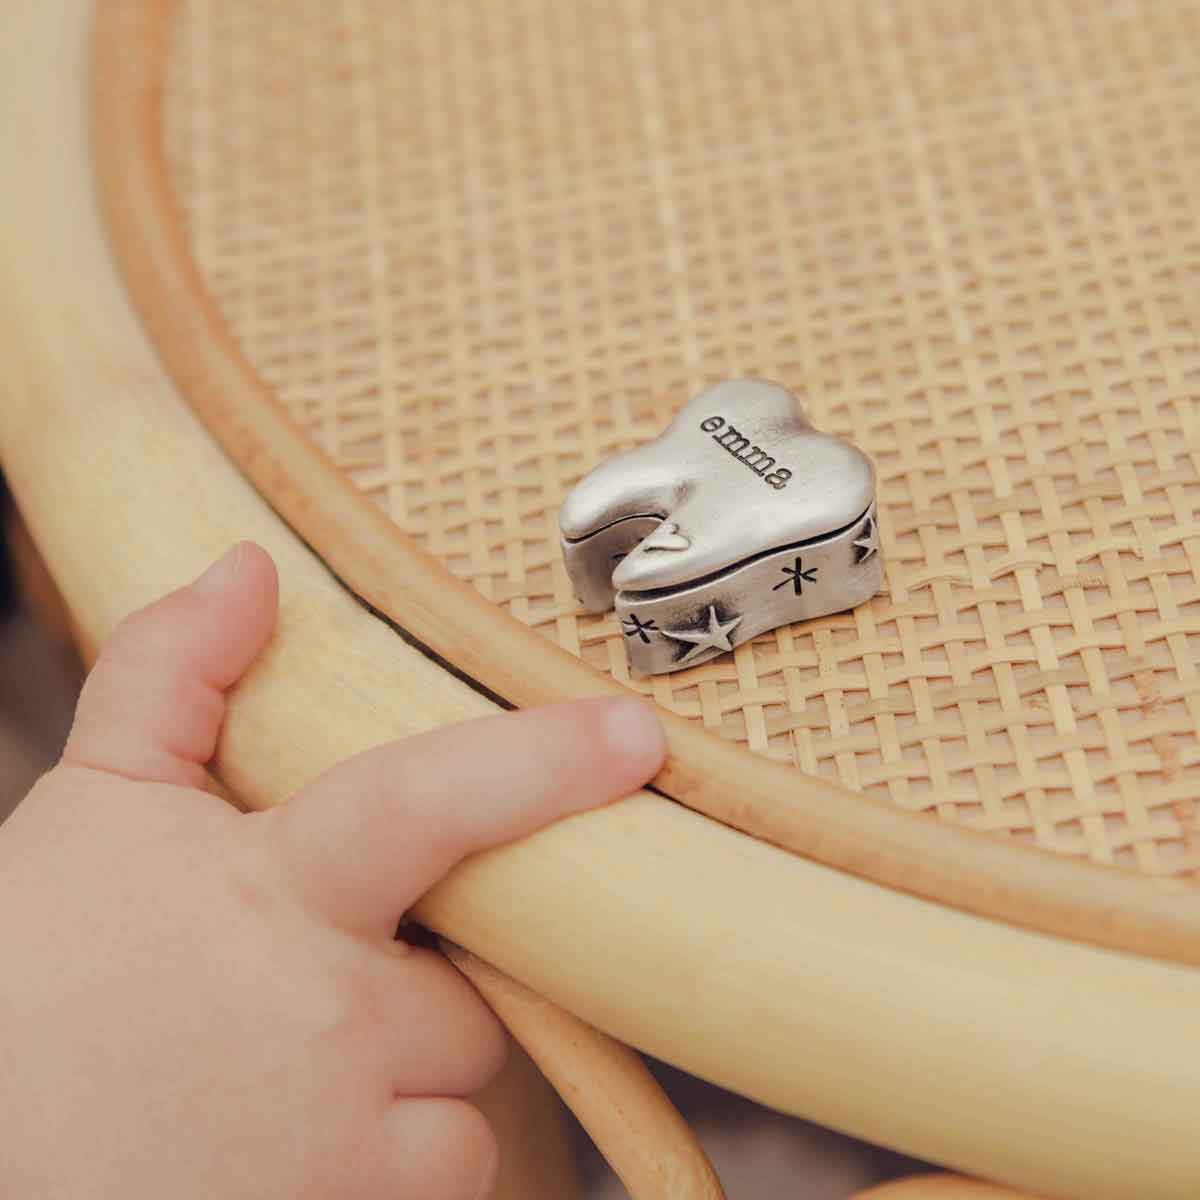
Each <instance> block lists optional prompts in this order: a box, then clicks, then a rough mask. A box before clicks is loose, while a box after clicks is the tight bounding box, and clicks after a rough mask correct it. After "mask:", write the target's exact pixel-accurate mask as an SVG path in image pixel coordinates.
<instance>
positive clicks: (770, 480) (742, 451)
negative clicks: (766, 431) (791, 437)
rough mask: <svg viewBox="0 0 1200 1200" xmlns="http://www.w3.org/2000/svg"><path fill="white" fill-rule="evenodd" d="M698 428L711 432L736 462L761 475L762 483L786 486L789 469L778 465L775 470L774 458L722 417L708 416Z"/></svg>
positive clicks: (715, 440) (790, 474) (789, 477)
mask: <svg viewBox="0 0 1200 1200" xmlns="http://www.w3.org/2000/svg"><path fill="white" fill-rule="evenodd" d="M722 426H724V429H722V428H721V427H722ZM700 428H701V429H703V430H704V432H705V433H711V434H712V438H713V441H714V442H716V443H717V445H718V446H720V447H721V449H722V450H728V451H729V453H730V454H732V455H733V457H734V458H736V459H737V460H738V462H740V463H743V464H745V465H746V466H747V467H749V468H750V470H752V471H753V472H754V473H755V475H759V476H761V477H762V480H763V482H764V483H766V484H769V485H770V486H771V487H773V488H775V489H776V490H778V489H779V488H782V487H786V486H787V481H788V480H789V479H791V477H792V473H791V471H789V470H788V469H787V467H780V468H779V470H778V471H776V470H775V469H774V468H775V460H774V459H773V458H772V457H771V456H770V455H769V454H768V453H767V452H766V451H765V450H761V449H759V447H758V446H752V445H750V439H749V438H748V437H746V436H745V435H744V434H742V433H739V432H738V431H737V430H736V429H735V428H734V427H733V426H732V425H728V424H726V422H725V418H724V417H709V418H708V419H707V420H706V421H702V422H701V423H700ZM768 472H770V473H769V474H768Z"/></svg>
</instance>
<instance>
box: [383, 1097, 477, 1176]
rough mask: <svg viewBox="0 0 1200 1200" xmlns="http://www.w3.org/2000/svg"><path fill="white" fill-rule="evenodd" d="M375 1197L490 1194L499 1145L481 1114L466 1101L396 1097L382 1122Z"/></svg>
mask: <svg viewBox="0 0 1200 1200" xmlns="http://www.w3.org/2000/svg"><path fill="white" fill-rule="evenodd" d="M381 1133H382V1137H383V1139H384V1145H383V1146H382V1147H381V1153H380V1155H379V1157H378V1159H377V1160H376V1161H377V1162H378V1163H379V1169H380V1171H381V1173H382V1178H379V1179H377V1180H373V1181H372V1182H373V1183H375V1184H377V1185H378V1187H379V1191H378V1195H379V1196H381V1197H382V1196H403V1197H404V1198H405V1200H481V1198H482V1197H485V1196H490V1195H491V1194H492V1188H493V1186H494V1184H495V1180H496V1176H497V1174H498V1172H499V1167H500V1148H499V1146H498V1145H497V1143H496V1136H495V1134H494V1133H493V1132H492V1127H491V1126H490V1125H489V1124H488V1123H487V1118H486V1117H484V1115H483V1113H481V1112H480V1111H479V1109H477V1108H476V1107H475V1106H474V1105H473V1104H470V1103H468V1102H467V1101H466V1100H455V1099H442V1098H426V1099H402V1100H397V1101H396V1103H395V1105H394V1106H393V1107H392V1108H391V1110H390V1111H389V1112H388V1113H387V1115H386V1116H385V1118H384V1121H383V1127H382V1131H381Z"/></svg>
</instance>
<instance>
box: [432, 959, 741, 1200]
mask: <svg viewBox="0 0 1200 1200" xmlns="http://www.w3.org/2000/svg"><path fill="white" fill-rule="evenodd" d="M442 951H443V953H444V954H445V955H446V957H447V958H449V959H450V961H451V962H452V963H453V964H454V965H455V966H456V967H457V968H458V969H459V970H460V971H461V972H462V973H463V974H464V975H465V976H466V977H467V978H468V979H469V980H470V981H471V983H472V984H474V986H475V988H476V989H477V990H478V992H479V994H480V995H481V996H482V997H483V998H484V1000H486V1001H487V1003H488V1005H489V1006H490V1007H491V1009H492V1011H493V1012H494V1013H495V1014H496V1015H497V1016H498V1017H499V1018H500V1020H501V1021H503V1022H504V1024H505V1025H506V1026H507V1027H508V1030H509V1032H510V1033H511V1034H512V1035H513V1037H514V1038H516V1040H517V1041H518V1042H519V1043H520V1044H521V1045H522V1046H523V1047H524V1049H525V1051H526V1052H527V1053H528V1054H529V1057H530V1058H532V1059H533V1061H534V1062H535V1063H537V1065H538V1068H539V1069H540V1070H541V1072H542V1074H543V1075H544V1076H545V1077H546V1078H547V1079H548V1080H549V1081H550V1082H551V1083H552V1084H553V1085H554V1087H555V1089H556V1090H557V1091H558V1094H559V1095H560V1096H562V1098H563V1099H564V1100H565V1101H566V1103H567V1104H568V1105H569V1106H570V1108H571V1111H572V1112H573V1113H574V1114H575V1116H576V1117H578V1118H579V1123H580V1124H581V1125H582V1126H583V1127H584V1129H586V1130H587V1132H588V1133H589V1134H590V1135H591V1138H592V1141H594V1142H595V1143H596V1146H597V1148H598V1149H599V1150H600V1152H601V1153H602V1154H603V1155H604V1157H605V1159H606V1160H607V1161H608V1164H609V1166H611V1167H612V1169H613V1171H614V1172H616V1175H617V1177H618V1178H619V1179H620V1180H621V1182H622V1183H623V1184H624V1185H625V1189H626V1191H628V1193H629V1195H630V1198H631V1200H662V1198H663V1197H665V1196H669V1197H671V1200H723V1198H724V1195H725V1193H724V1192H723V1191H722V1190H721V1184H720V1181H719V1180H718V1179H717V1174H716V1172H715V1171H714V1170H713V1168H712V1164H711V1163H710V1162H709V1161H708V1157H707V1155H706V1154H705V1153H704V1151H703V1149H702V1148H701V1146H700V1143H699V1142H698V1141H697V1140H696V1135H695V1134H694V1133H693V1132H692V1131H691V1129H690V1128H689V1126H688V1124H687V1122H686V1121H684V1119H683V1117H681V1116H680V1115H679V1112H678V1111H677V1110H676V1108H675V1106H674V1105H673V1104H672V1103H671V1101H670V1100H669V1099H668V1098H667V1095H666V1093H665V1092H664V1091H663V1090H662V1088H661V1087H659V1085H658V1082H657V1080H656V1079H655V1078H654V1076H653V1075H651V1074H650V1072H649V1071H648V1070H647V1069H646V1065H645V1064H644V1063H643V1062H642V1060H641V1059H640V1058H639V1057H638V1056H637V1055H636V1054H635V1053H634V1052H633V1051H632V1050H630V1049H629V1047H628V1046H626V1045H624V1044H623V1043H621V1042H618V1041H615V1040H614V1039H612V1038H610V1037H609V1036H608V1035H607V1034H603V1033H601V1032H600V1031H599V1030H598V1029H593V1028H592V1026H590V1025H588V1024H586V1023H585V1022H583V1021H581V1020H580V1019H579V1018H578V1017H574V1016H572V1015H571V1014H570V1013H568V1012H565V1011H564V1010H563V1009H561V1008H558V1007H557V1006H556V1005H553V1004H551V1003H550V1002H549V1001H548V1000H546V999H544V998H543V997H541V996H539V995H538V994H537V993H536V992H532V991H530V990H529V988H527V987H525V986H524V985H523V984H520V983H517V981H516V980H514V979H510V978H509V977H508V976H507V975H505V974H503V973H502V972H501V971H498V970H497V969H496V968H495V967H493V966H491V965H490V964H489V963H486V962H484V961H483V959H481V958H478V957H476V956H475V955H474V954H471V953H470V952H468V951H466V950H463V949H462V948H461V947H460V946H455V945H453V944H452V943H448V942H443V943H442Z"/></svg>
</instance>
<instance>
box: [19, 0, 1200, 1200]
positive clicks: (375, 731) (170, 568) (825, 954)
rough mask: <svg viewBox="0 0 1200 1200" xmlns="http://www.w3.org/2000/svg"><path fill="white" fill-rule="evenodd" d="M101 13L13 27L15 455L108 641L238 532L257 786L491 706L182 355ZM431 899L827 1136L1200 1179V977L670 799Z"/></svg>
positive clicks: (30, 15) (262, 794)
mask: <svg viewBox="0 0 1200 1200" xmlns="http://www.w3.org/2000/svg"><path fill="white" fill-rule="evenodd" d="M85 16H86V14H85V10H84V8H83V7H82V6H81V5H79V4H72V3H70V0H52V2H47V3H45V4H41V5H36V6H25V7H23V8H21V9H20V10H16V11H14V13H13V14H10V16H9V17H8V20H9V23H10V32H11V34H12V36H10V37H8V38H7V39H6V40H4V41H3V42H2V43H0V46H2V47H3V50H2V54H3V65H4V68H5V71H4V77H5V80H6V87H7V88H8V89H10V94H11V95H12V96H13V97H16V98H17V100H16V102H14V103H10V104H6V105H3V106H0V171H2V172H3V175H4V178H5V180H6V186H5V188H4V189H3V192H0V213H2V217H3V219H0V289H2V291H0V294H3V295H4V297H5V308H6V320H5V322H3V323H0V361H2V362H3V364H4V366H3V369H2V373H0V379H2V380H3V383H2V386H3V403H2V404H0V455H2V456H3V459H4V462H5V465H6V469H7V471H8V474H9V478H10V480H11V482H12V485H13V488H14V491H15V493H16V495H17V497H18V499H19V501H20V504H21V507H22V509H23V512H24V513H25V516H26V518H27V520H28V523H29V525H30V527H31V529H32V531H33V533H34V536H35V538H36V540H37V542H38V544H39V546H40V547H41V549H42V551H43V553H44V554H45V556H46V558H47V560H48V562H49V563H50V566H51V568H52V570H53V573H54V576H55V578H56V579H57V580H58V582H59V584H60V586H61V588H62V590H63V593H64V595H65V597H66V600H67V603H68V605H69V607H70V609H71V611H72V613H73V614H74V617H75V620H76V622H77V624H78V625H79V627H80V628H81V630H82V632H83V634H84V636H85V637H87V638H88V639H91V640H93V641H94V640H98V639H99V638H100V637H102V636H103V635H104V633H105V632H106V631H107V630H108V629H109V628H110V627H111V626H112V625H113V624H114V623H115V622H116V620H118V619H119V618H120V617H121V616H122V615H123V614H124V613H125V612H127V611H129V610H130V609H132V608H134V607H136V606H138V605H140V604H143V603H145V602H146V601H147V600H149V599H151V598H153V597H154V596H156V595H158V594H160V593H161V592H163V591H165V590H166V589H167V588H169V587H172V586H175V585H177V584H178V583H180V582H181V581H183V580H185V579H187V578H189V577H190V576H191V575H192V574H194V573H195V572H196V571H198V570H199V568H200V567H201V566H202V565H203V564H204V563H205V562H206V561H208V560H209V559H210V558H212V557H215V556H216V554H217V553H218V552H219V551H221V550H222V549H224V548H225V547H226V546H228V544H229V543H230V542H232V541H234V540H236V539H237V538H240V537H252V538H255V539H256V540H258V541H260V542H261V543H262V544H263V545H265V546H266V547H267V548H268V549H269V550H270V551H271V553H272V554H273V555H274V557H275V558H276V561H277V562H278V564H279V568H280V575H281V580H282V605H281V616H280V626H279V634H278V636H277V638H276V640H275V642H274V644H273V646H272V648H271V650H270V651H269V653H268V654H267V655H266V656H265V657H264V659H263V660H262V662H261V663H260V664H259V665H258V666H257V667H256V668H255V670H254V671H253V672H252V673H251V674H250V676H249V677H248V678H247V679H246V680H245V682H244V684H243V685H241V686H240V687H239V689H238V690H237V692H236V694H235V695H234V697H233V701H232V705H231V711H230V717H229V721H228V726H227V728H226V730H225V734H224V736H223V738H222V742H221V745H220V748H219V752H218V757H217V762H216V767H217V769H218V771H219V773H220V774H221V776H222V777H223V779H224V780H225V781H226V782H227V783H228V784H229V785H230V786H231V787H233V788H234V789H235V790H236V791H237V792H238V793H239V794H240V795H242V796H243V797H245V798H246V799H247V800H248V801H250V802H251V803H253V804H255V805H258V806H262V805H265V804H269V803H273V802H275V801H277V800H278V799H280V798H281V797H283V796H286V795H287V794H289V792H291V791H292V790H294V789H295V788H296V787H297V786H299V785H301V784H303V783H304V782H306V781H307V780H309V779H311V778H312V777H313V776H314V775H316V774H317V773H319V772H320V771H322V770H323V769H325V768H326V767H328V766H329V765H331V764H332V763H333V762H335V761H336V760H338V759H340V758H342V757H344V756H346V755H347V754H350V753H353V752H355V751H357V750H360V749H362V748H364V747H366V746H369V745H372V744H376V743H378V742H380V741H383V740H385V739H388V738H393V737H397V736H403V735H405V734H408V733H413V732H417V731H419V730H421V729H424V728H428V727H430V726H432V725H435V724H439V723H445V722H448V721H453V720H459V719H462V718H465V717H468V716H472V715H475V714H478V713H482V712H486V711H491V709H492V705H491V703H490V702H489V701H488V700H487V699H486V698H485V697H483V696H481V695H480V694H479V693H478V692H477V691H475V690H474V689H472V688H471V687H469V686H468V685H467V684H466V683H464V682H463V681H462V680H460V679H458V678H455V677H454V676H453V675H451V674H450V673H448V672H446V671H444V670H442V669H440V668H439V667H438V666H437V665H436V664H435V663H433V662H431V661H430V659H429V658H428V657H426V656H425V655H424V654H422V653H420V652H418V651H417V650H415V649H414V648H413V647H411V646H410V645H408V644H406V643H405V642H404V641H403V640H402V639H400V638H398V637H397V636H396V635H395V634H394V632H392V631H391V630H390V629H389V628H388V627H387V626H386V625H385V624H384V623H383V622H381V621H379V620H378V619H376V618H375V617H374V616H372V615H371V613H370V612H368V611H367V610H366V609H365V608H364V607H363V606H362V605H361V604H360V603H358V601H356V600H355V599H354V598H353V597H352V596H351V595H349V594H348V593H347V592H346V591H345V590H344V589H343V588H342V587H340V586H339V585H338V584H337V582H336V581H335V580H334V579H333V578H331V576H330V574H329V572H328V570H327V569H326V567H325V565H324V564H323V563H322V562H321V561H320V560H319V559H318V558H317V557H316V556H315V555H313V554H312V553H311V552H309V551H308V550H307V549H306V548H305V546H304V545H303V544H302V543H301V542H300V540H299V539H298V538H297V536H296V535H295V534H294V533H293V532H292V531H291V530H290V529H289V528H288V527H286V526H285V525H284V524H283V522H282V521H280V520H279V519H278V518H277V517H276V516H274V515H273V514H272V513H271V512H270V511H269V510H268V508H267V507H266V505H265V504H264V503H263V501H262V500H261V498H260V497H259V496H258V495H257V494H256V493H255V492H254V490H253V489H252V488H251V487H250V486H249V484H248V483H247V482H246V481H245V479H244V478H242V477H241V476H240V475H239V474H238V472H237V471H236V470H235V469H234V468H233V467H232V465H231V463H230V461H229V459H228V458H227V457H226V455H225V454H224V453H222V451H221V450H220V449H219V448H218V447H217V445H216V444H215V443H214V442H213V441H212V440H211V438H210V437H209V436H208V435H207V434H206V433H205V432H204V430H203V429H202V427H201V426H200V425H199V424H198V422H197V419H196V417H195V415H194V413H193V412H192V410H191V409H190V408H189V407H188V405H187V404H186V403H184V401H183V400H182V399H181V398H180V396H179V395H178V393H177V392H176V391H175V387H174V385H173V383H172V381H171V379H170V378H169V377H168V376H167V375H166V374H165V373H164V370H163V368H162V365H161V364H160V362H159V360H158V358H157V356H156V353H155V349H154V346H153V345H152V344H151V343H150V341H149V340H148V338H147V336H146V332H145V330H144V328H143V326H142V324H141V322H140V320H139V319H138V317H137V316H136V315H135V313H134V311H133V309H132V307H131V304H130V301H129V298H128V295H127V293H126V291H125V288H124V286H123V284H122V282H121V280H120V279H119V277H118V275H117V273H116V270H115V266H114V263H113V260H112V258H111V256H110V253H109V250H108V247H107V245H106V241H105V236H104V232H103V229H102V225H101V220H100V216H99V212H98V209H97V207H96V201H95V194H94V183H93V179H92V176H91V173H90V166H89V160H88V149H87V138H86V131H85V128H84V126H83V120H82V118H83V115H84V113H85V111H86V106H85V100H84V97H85V92H84V73H85V60H84V54H85V45H84V25H85ZM51 64H53V66H51ZM31 115H36V118H37V119H36V120H35V119H32V117H31ZM46 129H53V130H54V137H47V136H46V134H45V131H46ZM296 502H297V503H299V497H297V499H296ZM382 547H383V543H382V542H381V543H380V551H381V553H382ZM647 914H653V920H648V919H647ZM420 915H421V917H422V918H423V919H424V920H425V921H426V922H427V923H428V924H430V925H431V926H433V927H434V928H436V929H437V930H439V931H440V932H442V933H444V934H445V935H446V936H448V937H450V938H452V939H453V940H455V941H456V942H458V943H459V944H461V945H464V946H466V947H467V948H469V949H471V950H473V951H475V952H476V953H479V954H481V955H483V956H485V957H486V958H487V959H488V960H489V961H492V962H494V963H495V964H496V965H497V966H498V967H499V968H500V969H501V970H503V971H504V972H505V973H506V974H508V975H511V976H512V977H514V978H516V979H518V980H520V981H521V982H523V983H525V984H527V985H528V986H531V987H533V988H535V989H536V990H537V991H538V992H540V993H541V994H543V995H545V996H547V997H549V998H550V999H552V1000H553V1001H555V1002H556V1003H559V1004H561V1005H563V1006H564V1007H566V1008H568V1009H569V1010H571V1011H572V1012H574V1013H576V1014H577V1015H579V1016H580V1017H581V1018H583V1019H584V1020H586V1021H588V1022H589V1023H590V1024H592V1025H595V1026H597V1027H598V1028H600V1029H602V1030H604V1031H605V1032H607V1033H609V1034H611V1035H613V1036H615V1037H618V1038H620V1039H621V1040H622V1041H625V1042H628V1043H630V1044H632V1045H635V1046H637V1047H639V1048H641V1049H644V1050H647V1051H650V1052H652V1053H654V1054H656V1055H658V1056H659V1057H661V1058H664V1059H667V1060H668V1061H672V1062H675V1063H677V1064H679V1065H680V1066H683V1067H685V1068H686V1069H688V1070H690V1071H693V1072H694V1073H696V1074H699V1075H702V1076H704V1077H706V1078H709V1079H712V1080H714V1081H716V1082H719V1083H722V1084H723V1085H725V1086H727V1087H731V1088H733V1089H735V1090H737V1091H740V1092H742V1093H743V1094H745V1095H748V1096H751V1097H753V1098H755V1099H758V1100H760V1101H762V1102H764V1103H767V1104H771V1105H773V1106H775V1107H778V1108H780V1109H783V1110H786V1111H789V1112H793V1113H797V1114H800V1115H804V1116H807V1117H810V1118H813V1119H816V1120H820V1121H822V1122H824V1123H825V1124H827V1125H831V1126H833V1127H835V1128H839V1129H843V1130H846V1131H848V1132H851V1133H855V1134H858V1135H860V1136H864V1137H868V1138H871V1139H873V1140H876V1141H879V1142H883V1143H886V1144H889V1145H892V1146H897V1147H900V1148H903V1149H905V1150H907V1151H909V1152H911V1153H914V1154H918V1155H922V1156H924V1157H926V1158H930V1159H934V1160H936V1161H939V1162H943V1163H946V1164H949V1165H952V1166H955V1167H958V1168H961V1169H964V1170H967V1171H971V1172H973V1173H976V1174H979V1175H983V1176H986V1177H989V1178H996V1179H1003V1180H1006V1181H1008V1182H1010V1183H1012V1184H1014V1185H1016V1186H1021V1187H1024V1188H1026V1189H1028V1190H1031V1191H1034V1192H1038V1191H1043V1192H1051V1193H1053V1194H1056V1195H1066V1196H1079V1197H1087V1198H1088V1200H1105V1198H1108V1197H1113V1198H1115V1197H1135V1196H1136V1197H1142V1196H1146V1195H1154V1196H1156V1197H1167V1198H1169V1197H1174V1196H1179V1197H1190V1196H1191V1195H1192V1194H1193V1193H1194V1181H1195V1179H1196V1178H1198V1177H1200V1146H1198V1145H1197V1143H1196V1140H1195V1137H1194V1128H1193V1126H1194V1120H1193V1114H1194V1113H1195V1111H1196V1110H1197V1108H1200V1071H1198V1070H1197V1068H1196V1067H1195V1065H1194V1064H1193V1063H1191V1062H1190V1060H1189V1058H1188V1056H1187V1055H1186V1054H1183V1053H1181V1051H1180V1047H1185V1046H1187V1045H1189V1044H1190V1039H1191V1037H1192V1034H1193V1032H1194V1024H1195V1013H1196V1011H1197V1009H1198V1007H1200V972H1196V971H1194V970H1191V969H1188V968H1185V967H1181V966H1177V965H1171V964H1167V963H1162V962H1156V961H1152V960H1150V959H1147V958H1143V957H1137V956H1133V955H1127V954H1121V953H1114V952H1111V951H1104V950H1099V949H1095V948H1092V947H1088V946H1083V945H1080V944H1077V943H1072V942H1068V941H1062V940H1059V939H1056V938H1053V937H1047V936H1044V935H1040V934H1035V933H1031V932H1028V931H1025V930H1021V929H1016V928H1012V927H1010V926H1005V925H1003V924H1000V923H998V922H994V921H989V920H984V919H981V918H979V917H975V916H971V915H969V914H966V913H963V912H961V911H954V910H951V909H949V908H946V907H944V906H941V905H937V904H931V903H927V902H924V901H921V900H918V899H915V898H913V897H911V896H906V895H902V894H899V893H897V892H894V891H889V890H887V889H883V888H880V887H878V886H875V885H873V884H871V883H868V882H865V881H863V880H861V879H857V878H854V877H852V876H850V875H848V874H845V873H842V872H838V871H833V870H830V869H828V868H826V867H823V866H821V865H819V864H817V863H814V862H811V861H807V860H804V859H801V858H797V857H795V856H793V855H789V854H786V853H784V852H782V851H780V850H778V849H776V848H774V847H772V846H770V845H766V844H764V843H762V842H761V841H755V840H753V839H751V838H748V837H745V836H742V835H740V834H738V833H736V832H733V831H731V830H729V829H727V828H725V827H724V826H722V825H719V824H717V823H715V822H713V821H710V820H707V819H705V818H703V817H700V816H698V815H696V814H695V813H693V812H690V811H688V810H686V809H684V808H681V807H680V806H678V805H675V804H672V803H670V802H668V801H666V800H664V799H663V798H662V797H660V796H655V795H653V794H650V793H641V794H639V795H638V796H636V797H634V798H632V799H631V800H629V801H628V802H626V803H623V804H620V805H617V806H614V807H612V808H609V809H607V810H605V811H603V812H597V813H592V814H588V815H586V816H581V817H578V818H574V819H572V820H570V821H567V822H564V823H562V824H560V825H558V826H556V827H555V828H553V829H550V830H547V831H545V832H543V833H542V834H539V835H538V836H536V837H534V838H531V839H529V840H527V841H526V842H523V843H521V844H518V845H515V846H512V847H508V848H506V849H505V850H502V851H497V852H494V853H492V854H489V855H485V856H482V857H480V858H478V859H476V860H474V861H472V862H470V863H468V864H465V865H464V866H463V867H462V868H461V869H460V870H458V871H457V872H455V874H454V875H453V876H452V877H451V878H449V879H448V880H447V881H446V882H445V883H444V884H443V885H441V886H440V887H439V888H438V889H436V890H435V892H433V893H432V894H431V895H430V896H429V897H427V898H426V900H425V901H424V902H423V904H422V906H421V908H420Z"/></svg>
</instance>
